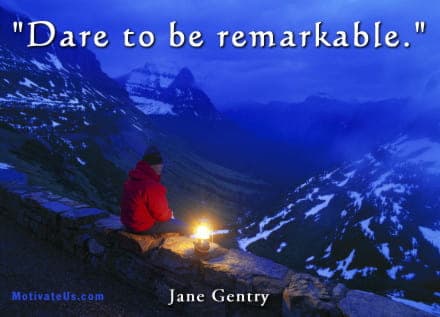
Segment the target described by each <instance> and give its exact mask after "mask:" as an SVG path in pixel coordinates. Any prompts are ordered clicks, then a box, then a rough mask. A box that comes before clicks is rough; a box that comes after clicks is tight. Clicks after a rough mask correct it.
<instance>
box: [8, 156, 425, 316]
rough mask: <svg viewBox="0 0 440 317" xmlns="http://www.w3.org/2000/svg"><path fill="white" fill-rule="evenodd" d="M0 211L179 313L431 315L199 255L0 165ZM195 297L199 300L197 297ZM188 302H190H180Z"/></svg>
mask: <svg viewBox="0 0 440 317" xmlns="http://www.w3.org/2000/svg"><path fill="white" fill-rule="evenodd" d="M0 213H3V214H5V215H6V216H8V217H11V218H13V219H14V220H15V221H16V222H17V223H18V224H20V225H22V226H24V227H26V228H28V229H29V230H30V231H31V232H33V233H34V235H35V236H36V237H38V238H40V239H43V240H46V241H48V242H49V243H52V244H54V245H56V246H58V247H60V248H63V249H64V250H65V251H66V252H69V253H70V254H72V255H74V256H77V257H80V258H82V259H83V260H84V261H87V262H88V263H90V265H92V266H94V267H95V268H96V269H97V270H103V271H106V272H108V274H111V275H114V276H115V277H116V278H119V279H120V280H121V281H123V282H125V283H129V284H131V285H132V286H133V287H136V288H138V289H139V290H140V291H143V292H145V294H146V296H156V297H157V298H159V300H160V301H161V302H163V303H164V305H168V304H169V303H170V302H172V305H173V307H175V309H176V312H183V313H188V314H194V313H195V314H205V313H213V314H215V316H224V315H228V316H229V315H234V316H247V315H249V316H260V315H261V316H431V315H429V314H427V313H425V312H422V311H418V310H416V309H413V308H411V307H409V306H406V305H403V304H400V303H397V302H394V301H392V300H390V299H388V298H386V297H382V296H378V295H375V294H372V293H368V292H364V291H359V290H349V289H347V288H346V287H345V286H344V285H342V284H339V283H335V282H333V281H331V280H324V279H321V278H317V277H315V276H312V275H309V274H305V273H299V272H294V271H292V270H290V269H289V268H287V267H285V266H282V265H280V264H277V263H274V262H272V261H270V260H268V259H265V258H261V257H258V256H255V255H253V254H251V253H247V252H243V251H240V250H236V249H225V248H223V247H221V246H219V245H217V244H213V246H212V248H211V250H210V252H209V254H208V255H207V256H205V257H200V256H198V255H196V254H195V253H194V245H193V240H192V239H191V238H188V237H184V236H178V235H175V234H167V235H157V236H139V235H135V234H131V233H128V232H126V231H125V230H124V227H123V226H122V225H121V223H120V221H119V217H117V216H115V215H112V214H110V213H109V212H107V211H104V210H100V209H96V208H93V207H90V206H87V205H86V204H83V203H80V202H76V201H73V200H71V199H68V198H63V197H60V196H58V195H54V194H52V193H50V192H48V191H45V190H44V189H43V188H41V187H36V186H30V185H29V184H28V183H27V179H26V176H25V175H23V174H22V173H20V172H18V171H16V170H15V169H13V168H12V167H11V166H5V165H4V168H0ZM193 299H194V301H193ZM182 301H184V303H182Z"/></svg>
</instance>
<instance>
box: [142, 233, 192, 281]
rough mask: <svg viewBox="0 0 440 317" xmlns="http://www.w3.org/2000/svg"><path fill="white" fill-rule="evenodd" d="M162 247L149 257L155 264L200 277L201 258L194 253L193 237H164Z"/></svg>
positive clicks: (171, 270) (169, 269) (172, 270)
mask: <svg viewBox="0 0 440 317" xmlns="http://www.w3.org/2000/svg"><path fill="white" fill-rule="evenodd" d="M162 242H163V243H162V244H161V246H160V248H159V249H158V250H157V252H155V253H154V254H152V255H151V256H150V257H149V259H148V260H149V261H151V263H152V264H153V265H155V266H158V267H162V268H164V269H166V270H168V271H170V272H176V271H178V272H179V274H182V275H186V276H188V275H190V276H193V277H194V278H198V274H199V273H198V267H199V264H200V258H199V257H198V256H197V255H195V253H194V244H193V239H191V238H188V237H183V236H175V237H168V238H163V241H162Z"/></svg>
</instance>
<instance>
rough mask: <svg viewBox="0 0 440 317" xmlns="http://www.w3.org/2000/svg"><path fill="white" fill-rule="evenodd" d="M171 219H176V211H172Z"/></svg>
mask: <svg viewBox="0 0 440 317" xmlns="http://www.w3.org/2000/svg"><path fill="white" fill-rule="evenodd" d="M171 219H176V218H174V211H172V210H171Z"/></svg>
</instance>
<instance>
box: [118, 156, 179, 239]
mask: <svg viewBox="0 0 440 317" xmlns="http://www.w3.org/2000/svg"><path fill="white" fill-rule="evenodd" d="M128 175H129V177H128V179H127V181H126V182H125V183H124V189H123V192H122V198H121V222H122V223H123V224H124V225H125V226H126V227H127V228H128V229H130V230H132V231H136V232H139V231H144V230H148V229H150V228H151V227H152V226H153V225H154V223H155V222H156V221H168V220H170V219H171V215H172V212H171V209H170V208H169V206H168V200H167V197H166V191H167V190H166V188H165V186H163V185H162V184H161V183H160V175H158V174H157V173H156V172H155V171H154V170H153V169H152V168H151V167H150V165H148V163H147V162H145V161H139V162H138V163H137V164H136V167H135V168H134V169H133V170H131V171H130V172H129V173H128Z"/></svg>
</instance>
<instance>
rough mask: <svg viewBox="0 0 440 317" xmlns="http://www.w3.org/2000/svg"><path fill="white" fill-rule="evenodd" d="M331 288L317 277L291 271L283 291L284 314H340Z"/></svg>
mask: <svg viewBox="0 0 440 317" xmlns="http://www.w3.org/2000/svg"><path fill="white" fill-rule="evenodd" d="M330 290H331V288H330V287H329V286H328V285H326V284H325V283H324V282H323V281H321V280H320V279H319V278H317V277H314V276H312V275H310V274H305V273H293V274H292V275H291V278H290V282H289V285H288V286H287V288H286V289H285V290H284V292H283V303H284V304H283V315H284V316H342V313H341V312H340V311H339V309H338V308H337V305H336V303H335V302H333V301H332V297H331V294H330Z"/></svg>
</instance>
